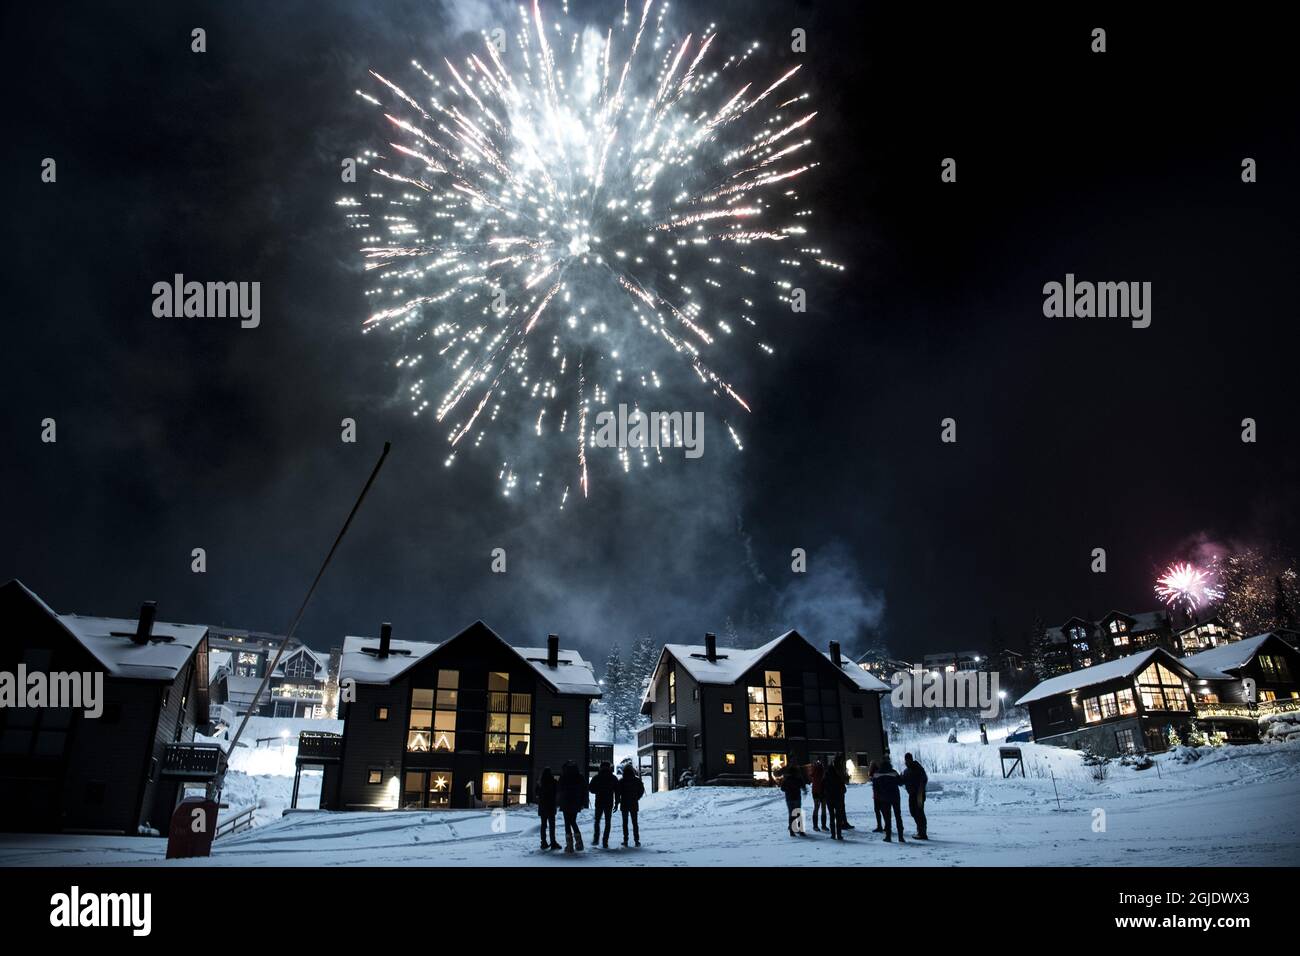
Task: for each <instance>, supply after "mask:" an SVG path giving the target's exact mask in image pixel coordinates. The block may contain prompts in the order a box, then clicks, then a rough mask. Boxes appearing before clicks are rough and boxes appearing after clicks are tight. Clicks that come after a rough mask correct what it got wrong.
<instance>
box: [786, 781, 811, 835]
mask: <svg viewBox="0 0 1300 956" xmlns="http://www.w3.org/2000/svg"><path fill="white" fill-rule="evenodd" d="M780 786H781V792H782V793H784V794H785V817H786V824H787V826H788V827H789V829H790V836H807V834H806V833H802V832H796V831H795V828H794V819H795V816H796V815H797V814H798V813H799V812H800V811H801V810H802V809H803V792H804V790H805V789H807V788H806V787H805V785H804V781H803V774H802V773H800V772H799V768H798V767H797V766H795V765H794V764H786V765H785V769H784V770H783V771H782V772H781V784H780Z"/></svg>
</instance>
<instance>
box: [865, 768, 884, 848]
mask: <svg viewBox="0 0 1300 956" xmlns="http://www.w3.org/2000/svg"><path fill="white" fill-rule="evenodd" d="M879 772H880V764H878V763H876V761H874V760H873V761H871V766H869V767H867V783H871V781H872V780H874V779H875V776H876V774H877V773H879ZM871 805H872V806H873V807H874V808H875V811H876V828H875V829H874V830H872V831H871V832H872V833H884V832H885V828H884V827H883V826H881V825H880V797H878V796H876V788H875V787H874V786H873V787H872V788H871Z"/></svg>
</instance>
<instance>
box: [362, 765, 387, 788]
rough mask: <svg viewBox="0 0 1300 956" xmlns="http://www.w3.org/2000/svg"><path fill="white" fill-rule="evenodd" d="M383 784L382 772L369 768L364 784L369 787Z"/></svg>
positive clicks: (375, 768) (376, 768)
mask: <svg viewBox="0 0 1300 956" xmlns="http://www.w3.org/2000/svg"><path fill="white" fill-rule="evenodd" d="M383 782H384V772H383V771H382V770H380V769H379V768H378V767H371V768H370V769H369V770H367V771H366V783H368V784H370V786H372V787H373V786H377V785H378V784H381V783H383Z"/></svg>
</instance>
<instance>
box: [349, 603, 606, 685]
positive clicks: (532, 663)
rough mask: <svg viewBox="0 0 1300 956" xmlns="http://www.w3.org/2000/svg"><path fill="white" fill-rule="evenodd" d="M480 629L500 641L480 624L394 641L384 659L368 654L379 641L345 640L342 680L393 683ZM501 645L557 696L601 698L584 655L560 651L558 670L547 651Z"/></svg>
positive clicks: (488, 628) (539, 648)
mask: <svg viewBox="0 0 1300 956" xmlns="http://www.w3.org/2000/svg"><path fill="white" fill-rule="evenodd" d="M480 627H481V628H482V629H483V630H484V631H486V632H487V633H488V634H490V635H491V636H492V637H495V638H496V639H497V640H499V641H501V638H500V637H499V636H498V635H497V633H496V632H495V631H493V630H492V629H491V628H490V627H488V626H487V625H486V624H484V623H483V622H481V621H479V622H476V623H475V624H472V625H470V626H469V627H467V628H466V629H465V630H463V631H461V632H460V634H457V635H456V636H455V637H452V638H449V639H448V640H446V641H442V642H441V643H437V642H430V641H402V640H397V639H396V638H394V639H393V640H392V641H390V642H389V654H388V656H387V657H383V658H381V657H379V655H377V654H375V653H369V652H368V651H370V652H373V651H374V650H376V649H377V648H378V647H379V640H378V639H377V638H374V637H355V636H351V635H349V636H348V637H345V638H344V639H343V657H342V660H341V662H340V664H339V679H340V680H344V679H346V678H351V679H353V680H355V681H356V682H357V683H359V684H391V683H392V682H393V681H395V680H397V679H398V678H399V677H401V676H402V675H403V674H405V673H406V672H407V671H408V670H410V669H411V668H412V667H414V666H415V665H416V664H418V663H419V662H420V661H422V660H424V659H425V658H426V657H428V656H429V655H430V654H432V653H433V652H434V651H436V650H437V649H438V648H439V647H443V646H445V645H446V644H450V643H451V642H452V641H454V640H456V638H457V637H460V636H461V634H466V633H468V632H469V631H471V630H474V629H475V628H480ZM501 643H502V644H504V645H505V646H506V647H509V648H510V649H511V650H512V651H514V652H515V653H516V654H518V655H519V656H520V657H521V658H522V659H523V660H524V662H525V663H527V664H528V666H529V667H531V668H532V669H533V670H534V671H536V672H537V674H538V676H540V677H541V678H542V680H544V681H545V682H546V683H547V684H548V685H550V687H551V689H552V690H554V691H555V692H556V693H557V694H574V695H578V696H582V697H599V696H600V695H601V691H600V684H599V683H597V681H596V675H595V672H594V671H593V670H592V666H591V664H590V663H588V662H587V661H585V660H583V658H582V655H581V654H579V653H578V652H577V651H572V650H567V649H565V648H560V652H559V654H558V661H559V663H558V664H557V666H555V667H549V666H548V665H547V663H546V648H544V647H515V646H513V645H510V644H506V643H505V641H501Z"/></svg>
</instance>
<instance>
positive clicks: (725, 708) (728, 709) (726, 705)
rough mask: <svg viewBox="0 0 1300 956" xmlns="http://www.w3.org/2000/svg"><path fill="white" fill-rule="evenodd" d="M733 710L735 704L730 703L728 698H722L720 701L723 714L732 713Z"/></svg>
mask: <svg viewBox="0 0 1300 956" xmlns="http://www.w3.org/2000/svg"><path fill="white" fill-rule="evenodd" d="M735 711H736V708H735V706H734V705H733V704H732V703H731V701H729V700H724V701H723V702H722V712H723V713H724V714H732V713H735Z"/></svg>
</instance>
